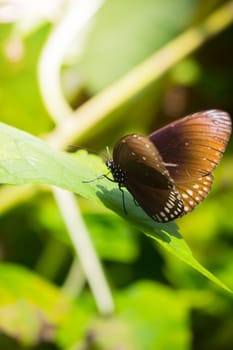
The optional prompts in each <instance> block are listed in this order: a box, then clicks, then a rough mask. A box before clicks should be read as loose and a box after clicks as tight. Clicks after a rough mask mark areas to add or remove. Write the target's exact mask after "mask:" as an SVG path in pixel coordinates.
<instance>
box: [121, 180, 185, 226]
mask: <svg viewBox="0 0 233 350" xmlns="http://www.w3.org/2000/svg"><path fill="white" fill-rule="evenodd" d="M126 188H127V189H128V190H129V192H130V193H131V194H132V196H133V197H134V199H135V200H136V201H137V203H138V204H139V205H140V207H142V209H143V210H144V211H145V212H146V213H147V215H149V216H150V217H151V218H152V219H154V220H156V221H158V222H168V221H171V220H175V219H177V218H178V217H180V216H182V215H183V213H184V205H183V201H182V199H181V196H180V194H179V193H178V192H177V190H176V189H175V187H174V186H173V187H172V188H169V189H161V188H153V187H151V186H147V185H145V184H142V183H140V182H137V181H135V180H134V179H130V180H128V181H127V183H126Z"/></svg>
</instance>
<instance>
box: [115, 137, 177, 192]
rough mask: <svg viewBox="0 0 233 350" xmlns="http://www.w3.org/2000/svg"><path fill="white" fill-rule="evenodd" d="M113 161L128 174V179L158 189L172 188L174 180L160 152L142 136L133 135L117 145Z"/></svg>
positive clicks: (121, 140)
mask: <svg viewBox="0 0 233 350" xmlns="http://www.w3.org/2000/svg"><path fill="white" fill-rule="evenodd" d="M113 161H114V163H115V164H117V165H118V166H119V168H120V169H121V170H122V171H123V172H125V173H126V175H127V179H128V180H130V179H134V180H136V181H138V182H140V183H141V184H146V185H147V186H151V187H156V188H168V187H169V186H170V187H171V186H172V180H171V178H170V176H169V173H168V171H167V169H166V167H165V165H164V164H163V161H162V159H161V157H160V155H159V152H158V150H157V149H156V147H155V146H154V145H153V143H152V142H150V140H149V139H148V138H147V137H145V136H142V135H138V134H131V135H127V136H125V137H123V138H122V139H120V141H119V142H118V143H117V144H116V145H115V147H114V150H113Z"/></svg>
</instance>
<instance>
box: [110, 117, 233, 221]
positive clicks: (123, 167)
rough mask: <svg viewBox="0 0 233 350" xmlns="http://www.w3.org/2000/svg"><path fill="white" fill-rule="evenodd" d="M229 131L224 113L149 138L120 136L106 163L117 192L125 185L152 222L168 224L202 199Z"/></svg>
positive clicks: (189, 121) (185, 120) (180, 123)
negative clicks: (117, 186)
mask: <svg viewBox="0 0 233 350" xmlns="http://www.w3.org/2000/svg"><path fill="white" fill-rule="evenodd" d="M230 133H231V121H230V117H229V115H228V114H227V113H225V112H222V111H218V110H210V111H206V112H199V113H195V114H193V115H190V116H188V117H185V118H182V119H180V120H178V121H176V122H173V123H170V124H168V125H167V126H165V127H163V128H161V129H159V130H157V131H155V132H154V133H152V134H151V135H149V137H145V136H142V135H139V134H130V135H126V136H124V137H122V138H121V139H120V140H119V141H118V142H117V144H116V145H115V147H114V150H113V159H112V160H108V161H107V162H106V164H107V166H108V168H109V170H110V171H111V173H112V175H113V179H114V181H115V182H117V183H118V185H119V188H120V189H121V187H126V188H127V189H128V191H129V192H130V193H131V194H132V195H133V197H134V199H135V200H136V202H137V203H138V204H139V205H140V206H141V207H142V208H143V210H144V211H145V212H146V213H147V214H148V215H149V216H150V217H152V218H153V219H154V220H156V221H158V222H168V221H171V220H174V219H176V218H179V217H181V216H183V215H185V214H187V213H188V212H190V211H191V210H193V209H194V208H195V206H196V205H197V204H199V203H200V202H201V201H202V200H203V199H204V198H205V197H206V195H207V194H208V192H209V191H210V188H211V186H212V182H213V175H212V171H213V169H214V168H215V167H216V166H217V164H218V163H219V161H220V159H221V157H222V154H223V152H224V150H225V147H226V144H227V142H228V140H229V137H230Z"/></svg>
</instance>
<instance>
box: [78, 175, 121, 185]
mask: <svg viewBox="0 0 233 350" xmlns="http://www.w3.org/2000/svg"><path fill="white" fill-rule="evenodd" d="M104 178H105V179H108V180H109V181H112V182H115V181H114V180H113V179H111V178H110V177H108V175H106V174H102V175H99V176H97V177H95V178H94V179H92V180H84V181H82V183H86V184H87V183H90V182H94V181H96V180H101V179H104Z"/></svg>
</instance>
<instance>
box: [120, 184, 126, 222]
mask: <svg viewBox="0 0 233 350" xmlns="http://www.w3.org/2000/svg"><path fill="white" fill-rule="evenodd" d="M118 187H119V190H120V191H121V194H122V204H123V209H124V212H125V215H127V214H128V213H127V210H126V206H125V192H124V190H123V189H122V187H121V185H120V184H118Z"/></svg>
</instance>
